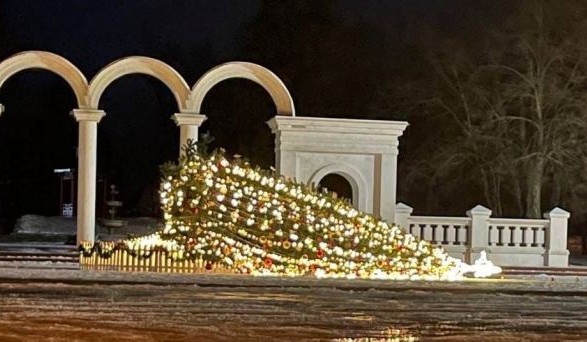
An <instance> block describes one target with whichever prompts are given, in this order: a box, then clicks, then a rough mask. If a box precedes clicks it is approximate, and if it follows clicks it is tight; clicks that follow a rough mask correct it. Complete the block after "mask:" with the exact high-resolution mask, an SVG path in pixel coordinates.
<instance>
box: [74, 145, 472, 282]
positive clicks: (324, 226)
mask: <svg viewBox="0 0 587 342" xmlns="http://www.w3.org/2000/svg"><path fill="white" fill-rule="evenodd" d="M163 173H164V177H163V180H162V184H161V191H160V195H161V203H162V207H163V211H164V219H165V227H164V229H163V230H162V231H160V232H157V233H155V234H153V235H149V236H145V237H140V238H136V239H130V240H125V241H122V242H120V243H118V244H112V243H111V244H104V243H102V244H96V245H93V246H91V247H88V246H84V247H80V248H81V251H82V254H83V255H86V256H89V255H92V254H93V253H99V254H100V256H101V257H109V256H111V255H112V253H113V252H114V251H115V250H116V249H125V250H126V251H127V252H128V253H130V254H131V255H133V257H136V258H141V257H149V256H150V255H149V253H145V252H144V251H145V250H147V251H148V250H159V251H164V252H165V254H166V256H167V258H170V259H172V260H173V261H182V260H192V261H193V260H198V261H199V262H201V263H203V264H204V265H205V268H206V269H212V268H217V267H220V268H223V269H227V270H232V271H234V272H237V273H246V274H253V275H286V276H302V275H315V276H317V277H345V278H385V279H451V278H453V277H455V276H456V275H458V274H461V273H462V265H463V264H462V263H461V262H460V261H458V260H456V259H453V258H450V257H448V256H447V255H446V254H445V253H444V252H443V251H442V249H440V248H436V247H434V246H432V245H430V244H429V243H428V242H426V241H423V240H419V239H417V238H415V237H414V236H412V235H410V234H406V233H405V232H403V231H402V230H401V229H400V228H399V227H397V226H394V225H392V224H389V223H387V222H384V221H382V220H379V219H377V218H375V217H373V216H372V215H369V214H366V213H363V212H359V211H357V210H356V209H354V208H353V207H352V206H351V205H350V204H349V203H348V202H346V201H345V200H341V199H337V198H335V196H334V195H333V194H332V193H328V192H318V191H316V190H314V189H313V188H311V187H308V186H306V185H303V184H300V183H297V182H295V181H293V180H289V179H286V178H284V177H280V176H278V175H276V174H275V173H274V172H273V171H266V170H262V169H259V168H254V167H251V165H250V164H249V163H247V162H246V161H243V160H241V159H240V158H236V159H235V160H233V161H229V160H228V159H227V158H226V157H225V155H224V153H223V152H222V151H216V152H214V153H212V154H211V155H209V156H203V155H200V154H198V153H197V152H196V150H195V148H194V147H189V148H187V149H186V151H185V156H184V157H182V159H181V160H180V162H179V163H178V164H177V165H172V164H170V165H167V166H166V167H164V170H163Z"/></svg>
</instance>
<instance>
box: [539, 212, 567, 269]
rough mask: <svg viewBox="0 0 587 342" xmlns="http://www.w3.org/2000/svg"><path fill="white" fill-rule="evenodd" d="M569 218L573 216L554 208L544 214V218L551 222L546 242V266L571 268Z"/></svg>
mask: <svg viewBox="0 0 587 342" xmlns="http://www.w3.org/2000/svg"><path fill="white" fill-rule="evenodd" d="M569 217H571V214H570V213H569V212H568V211H566V210H563V209H561V208H554V209H552V210H551V211H550V212H548V213H545V214H544V218H545V219H547V220H550V225H549V227H548V230H547V231H546V235H545V241H544V242H545V245H546V246H545V247H546V255H545V258H544V266H551V267H567V266H569V250H568V249H567V229H568V222H569Z"/></svg>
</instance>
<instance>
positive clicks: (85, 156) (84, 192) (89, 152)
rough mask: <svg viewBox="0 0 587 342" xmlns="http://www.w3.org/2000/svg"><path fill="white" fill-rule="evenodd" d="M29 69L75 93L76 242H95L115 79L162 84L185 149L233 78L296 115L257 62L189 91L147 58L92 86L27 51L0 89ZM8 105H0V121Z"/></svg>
mask: <svg viewBox="0 0 587 342" xmlns="http://www.w3.org/2000/svg"><path fill="white" fill-rule="evenodd" d="M28 69H44V70H48V71H50V72H53V73H55V74H57V75H58V76H60V77H61V78H63V79H64V80H65V81H66V82H67V83H68V84H69V86H70V87H71V89H72V90H73V92H74V94H75V97H76V101H77V108H74V109H73V110H72V115H73V117H74V118H75V120H76V121H77V122H78V126H79V128H78V129H79V154H78V155H79V157H78V198H77V240H78V243H79V242H81V241H90V242H93V241H94V237H95V222H96V166H97V163H96V162H97V147H98V124H99V123H100V120H101V119H102V118H103V117H104V116H105V115H106V113H105V112H104V111H103V110H101V109H100V108H99V104H100V98H101V96H102V94H103V93H104V91H105V90H106V88H107V87H108V86H109V85H110V84H111V83H112V82H114V81H115V80H116V79H118V78H120V77H123V76H125V75H130V74H145V75H149V76H152V77H155V78H157V79H159V80H160V81H161V82H163V83H164V84H165V85H166V86H167V87H168V88H169V90H171V92H172V93H173V95H174V97H175V99H176V101H177V107H178V112H177V113H175V114H174V115H173V116H172V119H173V120H174V121H175V123H176V124H177V126H178V127H179V130H180V149H179V151H180V153H181V146H183V145H185V144H186V143H187V142H188V140H192V141H197V140H198V129H199V127H200V126H201V124H202V123H203V122H204V121H205V120H206V116H205V115H204V114H202V113H201V112H200V110H201V107H202V102H203V101H204V98H205V97H206V94H207V93H208V91H209V90H210V89H212V87H214V86H215V85H216V84H218V83H220V82H222V81H224V80H227V79H231V78H245V79H248V80H251V81H253V82H256V83H258V84H259V85H261V86H262V87H263V88H264V89H265V90H266V91H267V92H268V93H269V95H270V96H271V98H272V99H273V101H274V103H275V106H276V110H277V114H278V115H287V116H295V108H294V103H293V100H292V97H291V95H290V93H289V91H288V90H287V88H286V87H285V85H284V84H283V82H282V81H281V80H280V79H279V77H277V76H276V75H275V74H274V73H273V72H271V71H270V70H268V69H266V68H264V67H262V66H260V65H257V64H253V63H247V62H229V63H225V64H222V65H219V66H217V67H215V68H213V69H211V70H209V71H208V72H206V73H205V74H204V75H203V76H202V77H201V78H200V79H198V81H197V82H196V83H195V84H194V85H193V87H191V88H190V87H189V86H188V84H187V83H186V81H185V80H184V78H183V77H182V76H181V75H180V74H179V73H178V72H177V71H176V70H175V69H174V68H172V67H171V66H169V65H168V64H166V63H164V62H162V61H160V60H157V59H154V58H149V57H142V56H131V57H126V58H122V59H119V60H117V61H114V62H113V63H110V64H109V65H107V66H106V67H104V68H103V69H102V70H100V71H99V72H98V73H97V74H96V75H95V76H94V78H92V80H91V81H90V82H88V81H87V79H86V77H85V76H84V74H83V73H82V72H81V71H80V70H79V69H78V68H77V67H76V66H75V65H74V64H72V63H71V62H69V61H68V60H67V59H65V58H63V57H61V56H59V55H57V54H54V53H51V52H47V51H26V52H22V53H19V54H16V55H14V56H12V57H9V58H7V59H5V60H4V61H2V62H1V63H0V87H2V85H3V84H4V82H6V80H7V79H9V78H10V77H12V76H13V75H15V74H17V73H19V72H21V71H24V70H28ZM3 110H4V106H2V105H1V104H0V116H1V114H2V112H3Z"/></svg>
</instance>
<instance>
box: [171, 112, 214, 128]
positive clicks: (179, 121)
mask: <svg viewBox="0 0 587 342" xmlns="http://www.w3.org/2000/svg"><path fill="white" fill-rule="evenodd" d="M206 119H208V117H207V116H206V115H203V114H199V113H195V112H185V111H182V112H181V113H176V114H173V115H172V116H171V120H173V121H175V124H176V125H178V126H182V125H193V126H198V127H200V126H201V125H202V123H203V122H204V121H206Z"/></svg>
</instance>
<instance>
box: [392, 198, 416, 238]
mask: <svg viewBox="0 0 587 342" xmlns="http://www.w3.org/2000/svg"><path fill="white" fill-rule="evenodd" d="M412 211H414V209H412V207H410V206H409V205H407V204H404V203H402V202H399V203H398V204H397V205H396V206H395V222H394V223H395V224H396V225H397V226H399V227H400V228H402V229H404V230H405V231H407V232H409V231H410V216H411V215H412Z"/></svg>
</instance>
